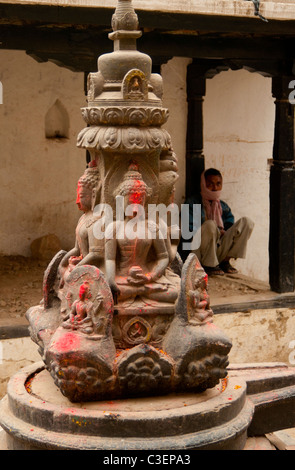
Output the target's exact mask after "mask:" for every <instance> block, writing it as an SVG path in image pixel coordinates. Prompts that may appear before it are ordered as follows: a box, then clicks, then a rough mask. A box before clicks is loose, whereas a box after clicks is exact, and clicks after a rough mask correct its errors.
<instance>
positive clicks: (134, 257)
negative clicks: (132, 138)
mask: <svg viewBox="0 0 295 470" xmlns="http://www.w3.org/2000/svg"><path fill="white" fill-rule="evenodd" d="M150 193H151V191H150V188H149V187H148V186H147V185H146V183H145V182H144V181H143V178H142V175H141V173H139V171H138V167H137V165H136V164H131V165H130V166H129V169H128V171H127V172H126V174H125V177H124V179H123V181H122V183H121V184H119V186H118V187H117V189H116V191H115V192H114V197H117V196H121V197H123V198H124V220H116V221H113V222H111V223H110V224H109V225H108V227H107V229H106V236H105V275H106V279H107V281H108V283H109V285H110V288H111V290H112V292H113V296H114V300H115V303H116V300H118V302H119V303H120V302H124V301H125V303H124V305H128V302H127V303H126V300H127V299H129V300H130V299H131V300H132V299H135V298H136V297H137V298H138V297H140V299H142V300H144V302H145V303H146V304H148V305H153V304H154V302H153V301H155V302H165V303H173V302H175V300H176V298H177V295H178V283H179V278H178V276H176V275H175V274H174V273H172V272H171V270H169V269H167V268H168V265H169V262H170V259H169V253H168V250H167V244H166V240H165V239H164V237H163V236H162V232H161V231H160V229H159V226H158V225H157V224H156V223H155V222H152V221H149V220H147V217H146V212H147V211H146V207H147V204H146V203H147V198H148V196H149V195H150ZM176 278H177V279H176ZM130 304H131V303H130Z"/></svg>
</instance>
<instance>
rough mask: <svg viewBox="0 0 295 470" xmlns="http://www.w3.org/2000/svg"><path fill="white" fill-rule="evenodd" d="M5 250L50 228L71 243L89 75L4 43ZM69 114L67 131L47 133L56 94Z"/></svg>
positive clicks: (0, 77)
mask: <svg viewBox="0 0 295 470" xmlns="http://www.w3.org/2000/svg"><path fill="white" fill-rule="evenodd" d="M0 81H1V83H2V85H3V104H1V105H0V142H1V158H0V191H1V202H2V204H1V206H2V211H1V226H0V253H1V254H6V255H24V256H29V255H30V243H31V242H32V241H33V240H34V239H36V238H38V237H41V236H43V235H47V234H49V233H53V234H55V235H57V236H58V237H59V239H60V241H61V244H62V248H63V249H69V248H71V247H72V246H73V243H74V239H75V226H76V223H77V220H78V218H79V216H80V215H81V214H80V213H79V211H78V209H77V208H76V205H75V198H76V184H77V180H78V178H79V177H80V175H81V174H82V173H83V171H84V168H85V162H86V159H85V151H84V150H81V149H78V148H76V138H77V134H78V132H79V131H80V130H81V129H82V128H83V127H84V126H85V123H84V121H83V119H82V117H81V111H80V108H81V107H82V106H84V105H85V96H84V75H83V73H75V72H72V71H69V70H67V69H64V68H61V67H58V66H57V65H55V64H52V63H50V62H47V63H38V62H36V61H35V60H33V59H32V58H31V57H29V56H28V55H26V54H25V52H21V51H7V50H1V51H0ZM57 99H58V100H60V102H61V103H62V104H63V106H64V108H65V109H66V111H67V113H68V116H69V138H68V139H47V138H46V137H45V116H46V113H47V111H48V110H49V109H50V107H51V106H52V105H53V104H54V103H55V101H56V100H57Z"/></svg>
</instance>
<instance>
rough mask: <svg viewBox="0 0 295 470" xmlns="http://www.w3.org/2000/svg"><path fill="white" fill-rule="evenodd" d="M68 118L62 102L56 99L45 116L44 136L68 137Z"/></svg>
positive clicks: (52, 137) (50, 137) (54, 137)
mask: <svg viewBox="0 0 295 470" xmlns="http://www.w3.org/2000/svg"><path fill="white" fill-rule="evenodd" d="M69 129H70V119H69V115H68V112H67V110H66V108H65V107H64V105H63V104H62V102H61V101H60V100H59V99H57V100H56V101H55V103H54V104H53V105H52V106H51V108H49V110H48V111H47V113H46V116H45V136H46V138H47V139H68V138H69Z"/></svg>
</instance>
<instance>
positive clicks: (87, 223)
mask: <svg viewBox="0 0 295 470" xmlns="http://www.w3.org/2000/svg"><path fill="white" fill-rule="evenodd" d="M99 188H100V178H99V171H98V168H97V167H96V166H93V167H90V168H87V169H86V170H85V172H84V174H83V175H82V176H81V177H80V179H79V181H78V186H77V199H76V204H77V206H78V208H79V209H80V210H81V211H82V212H83V215H82V216H81V217H80V219H79V221H78V224H77V227H76V241H75V246H74V248H72V249H71V250H70V251H69V252H68V253H67V254H66V255H65V256H64V257H63V259H62V261H61V263H60V266H59V274H60V279H61V283H60V287H62V286H63V284H64V281H65V280H66V278H67V276H68V275H69V274H70V272H71V271H72V270H73V269H74V268H75V267H76V266H80V265H85V264H90V265H96V266H98V267H100V266H101V265H102V264H103V259H104V258H103V256H104V255H103V246H101V245H102V243H101V242H100V241H99V240H97V239H96V238H95V237H94V236H93V233H92V227H93V224H94V222H95V221H96V219H95V217H94V216H93V206H94V203H95V201H96V200H97V193H98V192H99Z"/></svg>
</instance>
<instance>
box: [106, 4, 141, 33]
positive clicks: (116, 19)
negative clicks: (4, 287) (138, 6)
mask: <svg viewBox="0 0 295 470" xmlns="http://www.w3.org/2000/svg"><path fill="white" fill-rule="evenodd" d="M112 28H113V31H118V30H125V31H134V30H137V29H138V17H137V14H136V13H135V11H134V8H133V6H132V0H118V4H117V8H116V10H115V13H114V14H113V17H112Z"/></svg>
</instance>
